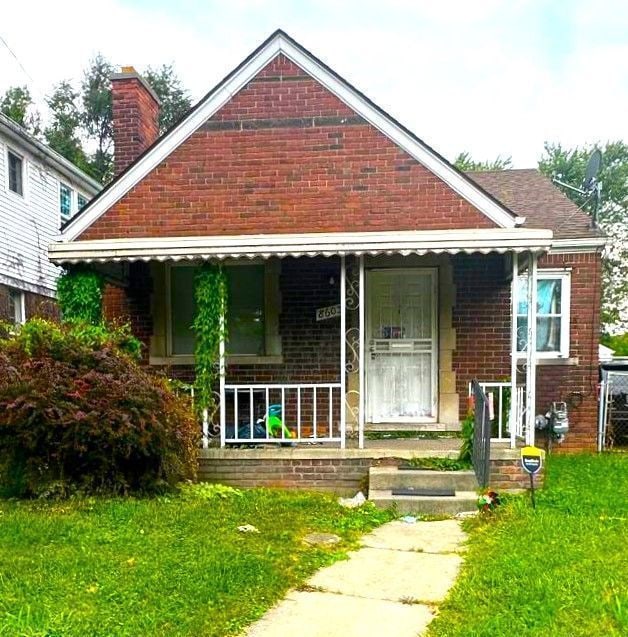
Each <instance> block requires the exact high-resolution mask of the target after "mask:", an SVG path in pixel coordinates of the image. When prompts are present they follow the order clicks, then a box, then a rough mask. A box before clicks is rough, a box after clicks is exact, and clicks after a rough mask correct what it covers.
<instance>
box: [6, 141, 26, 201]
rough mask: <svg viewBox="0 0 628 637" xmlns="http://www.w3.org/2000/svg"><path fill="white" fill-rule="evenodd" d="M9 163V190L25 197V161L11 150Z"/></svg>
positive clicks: (8, 155)
mask: <svg viewBox="0 0 628 637" xmlns="http://www.w3.org/2000/svg"><path fill="white" fill-rule="evenodd" d="M7 162H8V165H9V190H11V191H12V192H14V193H16V194H18V195H22V196H24V160H23V159H22V158H21V157H20V156H19V155H17V154H16V153H14V152H13V151H11V150H10V151H8V153H7Z"/></svg>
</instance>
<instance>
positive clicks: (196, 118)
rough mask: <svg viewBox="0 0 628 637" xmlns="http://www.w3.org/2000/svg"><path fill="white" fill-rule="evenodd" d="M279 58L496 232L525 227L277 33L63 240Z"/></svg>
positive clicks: (80, 217) (70, 226) (69, 228)
mask: <svg viewBox="0 0 628 637" xmlns="http://www.w3.org/2000/svg"><path fill="white" fill-rule="evenodd" d="M279 54H283V55H285V56H286V57H287V58H288V59H289V60H291V61H292V62H293V63H294V64H296V65H297V66H299V67H300V68H301V69H303V70H304V71H305V72H306V73H308V74H309V75H311V76H312V77H313V78H314V79H315V80H317V81H318V82H320V83H321V84H322V85H323V86H324V87H325V88H326V89H327V90H329V91H330V92H331V93H333V94H334V95H336V97H338V98H339V99H340V100H342V101H343V102H344V103H345V104H347V106H349V107H350V108H351V109H353V110H354V111H355V112H356V113H357V114H358V115H360V116H361V117H362V118H363V119H365V120H366V121H367V122H368V123H370V124H371V125H372V126H374V127H375V128H377V129H378V130H379V131H380V132H382V133H383V134H384V135H386V136H387V137H388V138H389V139H391V140H392V141H393V142H394V143H395V144H397V145H398V146H399V147H400V148H402V149H403V150H405V151H406V152H407V153H408V154H409V155H410V156H411V157H413V158H414V159H416V160H417V161H418V162H419V163H421V164H422V165H423V166H425V167H426V168H427V169H428V170H430V171H431V172H432V173H433V174H435V175H436V176H437V177H439V178H440V179H442V180H443V181H444V182H445V183H446V184H447V185H448V186H449V187H450V188H452V190H454V191H455V192H457V193H458V194H459V195H460V196H461V197H463V198H464V199H465V200H466V201H468V202H469V203H470V204H471V205H473V206H475V207H476V208H477V209H478V210H479V211H480V212H482V213H483V214H484V215H486V216H487V217H488V218H489V219H491V220H492V221H493V222H494V223H495V224H497V226H499V227H502V228H514V227H516V226H517V225H522V224H523V223H524V221H525V219H524V218H522V217H516V216H514V215H513V213H511V212H510V211H509V210H508V209H507V208H506V207H505V206H503V205H502V204H500V203H499V202H497V201H496V200H495V199H493V198H492V197H491V196H490V195H489V194H488V193H486V192H485V191H484V190H483V189H482V188H481V187H479V186H478V185H477V184H474V183H473V182H472V181H471V180H470V179H468V178H467V177H466V176H465V175H463V174H462V173H461V172H460V171H458V170H456V169H455V168H454V167H453V166H451V164H449V163H448V162H447V161H446V160H445V159H443V158H442V157H440V156H439V155H438V154H437V153H435V152H434V151H433V150H432V149H431V148H430V147H429V146H427V145H426V144H425V143H423V142H421V141H420V140H419V139H417V138H416V137H414V136H413V135H412V134H411V133H410V132H409V131H407V130H405V129H404V128H403V127H402V126H401V125H400V124H398V123H397V122H395V121H394V120H393V119H392V118H391V117H390V116H388V115H386V114H385V113H384V112H382V111H381V110H379V109H378V108H377V107H375V106H374V105H373V104H372V103H371V102H370V101H369V100H368V99H367V98H365V97H364V96H363V95H362V94H360V93H359V92H358V91H356V90H355V89H354V88H353V87H351V86H350V85H349V84H347V83H346V82H345V81H343V80H342V79H341V78H340V77H338V76H337V75H336V74H334V73H333V72H332V71H330V70H329V69H328V68H327V67H325V66H324V65H323V64H322V63H321V62H319V61H318V60H317V59H316V58H315V57H314V56H312V55H311V54H310V53H308V52H307V51H306V50H305V49H304V48H302V47H301V46H300V45H298V44H297V43H296V42H295V41H294V40H292V38H290V37H289V36H288V35H286V34H285V33H283V32H282V31H277V32H276V33H275V34H274V35H272V36H271V37H270V38H269V39H268V40H267V41H266V43H264V44H263V45H262V46H261V47H260V48H259V49H258V50H257V51H256V52H255V53H254V54H253V55H252V56H251V57H250V58H248V59H247V60H246V61H245V62H244V63H243V64H242V65H241V66H240V67H239V68H238V69H237V70H236V71H235V72H233V73H232V74H231V75H230V76H228V77H227V78H226V79H225V80H223V82H221V83H220V84H219V85H218V86H217V87H216V89H214V90H213V91H212V92H211V93H209V94H208V95H207V96H206V97H205V98H204V99H203V100H202V101H201V102H200V103H199V104H198V105H197V107H195V109H194V110H192V111H191V112H190V114H189V115H188V116H187V117H186V118H185V119H184V120H183V121H181V122H180V123H179V124H178V125H177V126H176V127H175V128H173V129H172V130H171V131H170V132H168V133H167V134H166V135H165V136H164V137H162V138H161V139H160V140H159V141H158V142H157V143H156V144H155V146H153V147H152V149H150V150H149V151H148V152H147V153H146V154H145V155H143V156H141V157H140V158H139V160H138V161H137V162H136V163H135V164H133V165H132V166H131V167H130V169H129V170H127V171H126V172H124V173H122V174H121V176H120V177H119V178H118V180H117V181H116V182H114V183H113V184H112V186H111V188H109V189H108V190H106V191H104V192H103V193H102V195H101V196H100V197H98V198H97V199H96V200H94V202H93V204H92V205H88V206H87V208H86V209H85V211H84V213H83V214H81V215H78V216H77V217H75V218H74V219H73V220H71V221H70V223H69V224H68V225H67V226H66V227H65V228H64V230H63V233H62V235H61V239H62V240H63V241H72V240H74V239H75V238H76V237H77V236H78V235H80V234H81V233H82V232H84V231H85V230H86V229H87V228H88V227H89V226H90V225H91V224H92V223H94V222H95V221H96V220H97V219H98V218H99V217H101V216H102V215H103V214H104V213H105V212H106V211H107V210H108V209H109V208H110V207H111V206H113V205H114V204H115V203H116V202H117V201H119V200H120V199H121V198H122V197H123V196H124V195H125V194H126V193H127V192H129V190H131V189H132V188H133V187H134V186H135V185H136V184H138V183H139V182H140V181H141V180H142V179H143V178H144V177H146V175H148V174H149V173H150V172H151V171H152V170H153V169H154V168H156V167H157V166H158V165H159V164H160V163H161V162H162V161H163V160H164V159H166V157H168V155H170V153H172V152H173V151H174V150H175V149H176V148H177V147H178V146H180V145H181V144H182V143H183V142H184V141H185V140H186V139H187V138H188V137H190V135H192V134H193V133H194V132H195V131H196V130H198V128H200V126H202V125H203V124H204V123H205V122H206V121H207V120H208V119H209V118H210V117H211V116H212V115H213V114H214V113H216V112H217V111H218V110H219V109H220V108H221V107H222V106H224V105H225V104H226V103H227V102H228V101H229V100H230V99H231V98H232V97H234V95H235V94H236V93H237V92H238V91H240V89H242V88H243V87H244V86H245V85H246V84H248V83H249V82H250V81H251V80H252V79H253V78H254V77H255V76H256V75H257V74H258V73H259V72H260V71H261V70H262V69H263V68H264V67H265V66H267V65H268V64H269V63H270V62H271V61H272V60H273V59H274V58H275V57H277V56H278V55H279Z"/></svg>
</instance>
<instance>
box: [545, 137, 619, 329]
mask: <svg viewBox="0 0 628 637" xmlns="http://www.w3.org/2000/svg"><path fill="white" fill-rule="evenodd" d="M593 149H594V147H593V146H583V147H579V148H573V149H565V148H563V147H562V146H561V145H560V144H553V143H546V144H545V153H544V155H543V157H542V158H541V160H540V161H539V170H540V171H541V172H542V173H544V174H545V175H547V176H548V177H553V176H559V175H560V179H561V181H564V182H566V183H569V184H572V185H574V186H580V184H582V181H583V179H584V176H585V171H586V166H587V162H588V160H589V157H590V155H591V152H592V150H593ZM600 150H601V151H602V168H601V170H600V173H599V175H598V179H599V180H600V182H601V183H602V193H601V202H600V206H599V209H598V211H597V222H598V224H599V226H600V228H601V229H602V230H603V231H604V232H605V233H606V235H607V236H608V240H609V243H608V246H607V248H606V250H605V252H604V259H603V266H604V269H603V286H602V322H603V325H604V328H605V330H606V331H608V332H609V333H611V334H619V333H621V332H628V144H626V143H625V142H622V141H614V142H607V143H606V144H605V145H603V146H600ZM559 187H560V188H561V189H562V190H563V192H564V193H565V195H567V197H569V198H570V199H571V200H572V201H574V202H575V203H576V205H578V206H580V207H582V208H583V209H584V210H586V211H587V212H588V213H589V214H591V212H592V210H593V208H592V201H591V200H590V199H587V198H586V197H583V196H582V195H580V194H579V193H577V192H574V191H573V190H570V189H569V188H565V187H561V186H559Z"/></svg>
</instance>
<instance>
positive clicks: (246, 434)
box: [227, 421, 266, 441]
mask: <svg viewBox="0 0 628 637" xmlns="http://www.w3.org/2000/svg"><path fill="white" fill-rule="evenodd" d="M235 437H236V435H235V427H234V426H233V423H229V424H227V438H235ZM237 437H238V438H242V439H243V440H244V441H246V440H250V439H251V438H258V439H259V438H266V428H265V427H264V424H263V423H260V422H259V421H258V422H256V423H255V424H254V425H253V434H252V435H251V423H250V422H249V421H246V422H240V423H238V436H237Z"/></svg>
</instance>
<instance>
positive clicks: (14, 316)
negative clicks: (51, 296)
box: [9, 288, 26, 325]
mask: <svg viewBox="0 0 628 637" xmlns="http://www.w3.org/2000/svg"><path fill="white" fill-rule="evenodd" d="M9 320H10V321H13V322H14V323H15V324H16V325H21V324H22V323H24V321H25V320H26V310H25V302H24V292H22V291H21V290H15V289H12V288H10V289H9Z"/></svg>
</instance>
